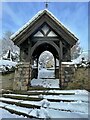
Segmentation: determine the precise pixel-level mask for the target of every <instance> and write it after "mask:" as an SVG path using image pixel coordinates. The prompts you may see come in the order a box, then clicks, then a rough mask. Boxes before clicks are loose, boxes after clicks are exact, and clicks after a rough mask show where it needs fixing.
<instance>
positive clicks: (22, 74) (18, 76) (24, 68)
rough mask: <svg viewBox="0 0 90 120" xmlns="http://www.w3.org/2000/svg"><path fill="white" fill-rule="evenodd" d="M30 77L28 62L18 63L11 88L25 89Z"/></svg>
mask: <svg viewBox="0 0 90 120" xmlns="http://www.w3.org/2000/svg"><path fill="white" fill-rule="evenodd" d="M30 78H31V66H30V63H29V62H23V63H19V64H18V65H17V68H16V70H15V77H14V83H13V90H27V89H28V86H29V80H30Z"/></svg>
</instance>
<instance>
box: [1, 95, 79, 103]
mask: <svg viewBox="0 0 90 120" xmlns="http://www.w3.org/2000/svg"><path fill="white" fill-rule="evenodd" d="M2 97H5V98H11V99H17V100H29V101H40V100H43V99H44V97H43V96H42V94H41V95H38V96H37V95H34V96H33V95H30V96H28V95H20V94H3V95H2ZM47 100H48V101H50V102H61V101H62V102H75V101H78V100H72V99H71V100H67V99H60V98H59V99H58V98H55V99H53V98H47Z"/></svg>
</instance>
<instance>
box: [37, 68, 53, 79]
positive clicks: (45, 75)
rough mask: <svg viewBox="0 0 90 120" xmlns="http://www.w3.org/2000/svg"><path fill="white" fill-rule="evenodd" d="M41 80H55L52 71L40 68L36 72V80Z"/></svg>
mask: <svg viewBox="0 0 90 120" xmlns="http://www.w3.org/2000/svg"><path fill="white" fill-rule="evenodd" d="M42 78H55V73H54V70H52V69H51V70H47V69H45V68H42V69H40V70H39V72H38V79H42Z"/></svg>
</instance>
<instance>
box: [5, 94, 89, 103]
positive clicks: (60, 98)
mask: <svg viewBox="0 0 90 120" xmlns="http://www.w3.org/2000/svg"><path fill="white" fill-rule="evenodd" d="M3 97H9V98H15V99H22V100H34V101H36V100H37V101H39V100H42V99H44V98H45V99H48V100H49V101H57V102H59V101H64V102H65V101H66V102H71V101H72V102H73V101H82V102H88V94H82V95H80V94H76V95H43V94H40V95H20V94H3Z"/></svg>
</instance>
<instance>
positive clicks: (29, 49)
mask: <svg viewBox="0 0 90 120" xmlns="http://www.w3.org/2000/svg"><path fill="white" fill-rule="evenodd" d="M28 45H29V47H28V62H29V76H28V84H29V85H31V73H32V67H31V65H32V62H31V61H32V60H31V41H30V39H28Z"/></svg>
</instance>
